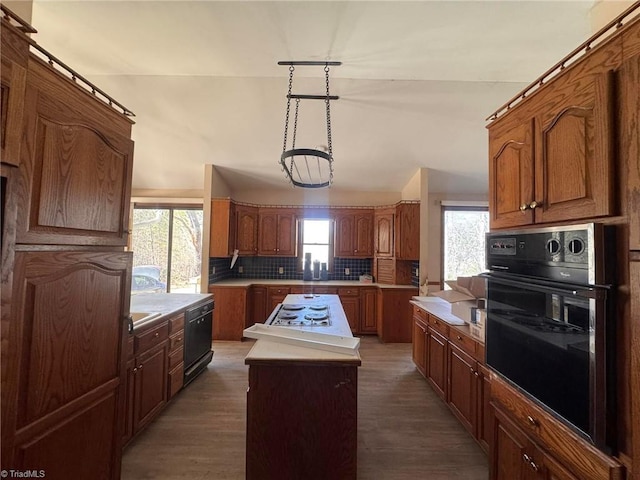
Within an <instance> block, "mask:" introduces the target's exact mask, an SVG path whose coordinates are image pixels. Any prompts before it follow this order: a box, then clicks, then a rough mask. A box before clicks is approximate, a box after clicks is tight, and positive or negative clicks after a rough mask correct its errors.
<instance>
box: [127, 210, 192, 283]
mask: <svg viewBox="0 0 640 480" xmlns="http://www.w3.org/2000/svg"><path fill="white" fill-rule="evenodd" d="M202 219H203V217H202V207H192V206H144V205H139V204H137V205H135V206H134V209H133V232H132V235H131V248H132V250H133V272H132V273H133V275H132V284H131V293H132V294H137V293H159V292H174V293H175V292H186V293H189V292H191V293H196V292H199V291H200V268H201V264H202V255H201V253H202Z"/></svg>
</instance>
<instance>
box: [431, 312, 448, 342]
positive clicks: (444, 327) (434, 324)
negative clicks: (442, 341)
mask: <svg viewBox="0 0 640 480" xmlns="http://www.w3.org/2000/svg"><path fill="white" fill-rule="evenodd" d="M429 326H430V327H431V328H433V329H434V330H436V331H438V332H440V333H441V334H442V335H444V336H445V337H448V336H449V325H448V324H447V322H445V321H444V320H440V319H439V318H438V317H435V316H433V315H429Z"/></svg>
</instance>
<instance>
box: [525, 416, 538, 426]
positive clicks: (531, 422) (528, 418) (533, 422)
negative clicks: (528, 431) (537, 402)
mask: <svg viewBox="0 0 640 480" xmlns="http://www.w3.org/2000/svg"><path fill="white" fill-rule="evenodd" d="M527 422H529V425H531V426H532V427H537V426H538V421H537V420H536V419H535V418H533V417H532V416H531V415H527Z"/></svg>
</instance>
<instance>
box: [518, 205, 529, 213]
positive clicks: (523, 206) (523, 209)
mask: <svg viewBox="0 0 640 480" xmlns="http://www.w3.org/2000/svg"><path fill="white" fill-rule="evenodd" d="M528 208H529V205H527V204H526V203H523V204H522V205H520V211H521V212H522V213H524V212H526V211H527V209H528Z"/></svg>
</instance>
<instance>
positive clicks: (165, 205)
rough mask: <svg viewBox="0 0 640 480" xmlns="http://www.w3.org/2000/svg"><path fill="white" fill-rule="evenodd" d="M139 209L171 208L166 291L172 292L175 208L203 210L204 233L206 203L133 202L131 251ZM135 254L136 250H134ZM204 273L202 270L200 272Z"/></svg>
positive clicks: (129, 247) (128, 242)
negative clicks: (134, 216)
mask: <svg viewBox="0 0 640 480" xmlns="http://www.w3.org/2000/svg"><path fill="white" fill-rule="evenodd" d="M136 209H138V210H169V228H168V232H167V235H168V239H167V243H168V246H167V259H166V262H167V281H166V292H165V293H171V253H172V249H173V222H174V219H173V215H174V211H175V210H201V211H202V215H203V225H202V226H203V232H202V234H203V235H204V205H203V204H201V203H172V202H167V203H164V202H149V203H146V202H133V205H132V207H131V223H130V225H131V227H130V228H131V233H130V234H129V239H128V241H127V244H128V249H129V251H132V242H133V212H134V211H135V210H136ZM134 255H135V252H134ZM200 269H201V270H202V265H200ZM200 275H202V272H200Z"/></svg>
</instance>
